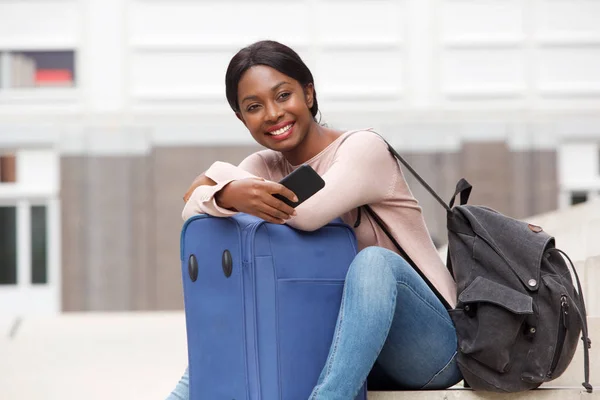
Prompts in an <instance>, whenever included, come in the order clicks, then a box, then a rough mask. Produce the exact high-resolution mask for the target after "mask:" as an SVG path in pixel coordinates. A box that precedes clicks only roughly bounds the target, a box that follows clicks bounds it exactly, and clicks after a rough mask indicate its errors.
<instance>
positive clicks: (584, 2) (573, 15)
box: [535, 0, 600, 39]
mask: <svg viewBox="0 0 600 400" xmlns="http://www.w3.org/2000/svg"><path fill="white" fill-rule="evenodd" d="M536 4H537V7H536V10H535V12H536V16H537V20H538V29H539V31H538V35H539V36H540V38H542V39H543V38H560V37H563V38H569V37H574V38H578V37H579V38H585V37H596V38H600V24H599V23H598V21H599V20H600V2H599V1H597V0H578V1H572V0H545V1H538V2H536Z"/></svg>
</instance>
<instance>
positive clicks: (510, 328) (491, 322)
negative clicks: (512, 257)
mask: <svg viewBox="0 0 600 400" xmlns="http://www.w3.org/2000/svg"><path fill="white" fill-rule="evenodd" d="M528 314H533V302H532V299H531V297H530V296H528V295H526V294H523V293H520V292H518V291H516V290H514V289H511V288H509V287H506V286H504V285H501V284H499V283H496V282H493V281H491V280H489V279H486V278H484V277H482V276H478V277H477V278H476V279H475V280H474V281H473V282H472V283H471V284H470V285H469V286H468V287H467V288H466V289H465V290H464V291H463V292H462V293H461V294H460V295H459V296H458V305H457V308H456V309H454V310H451V311H450V316H451V318H452V320H453V321H454V325H455V327H456V331H457V335H458V347H459V351H460V352H462V353H463V354H465V355H467V356H468V357H471V358H473V359H475V360H477V361H479V362H480V363H482V364H484V365H486V366H488V367H489V368H492V369H493V370H495V371H497V372H506V371H508V369H509V368H510V356H511V350H512V348H513V345H514V343H515V340H516V338H517V335H518V334H519V332H520V331H521V327H522V325H523V322H524V320H525V317H526V315H528Z"/></svg>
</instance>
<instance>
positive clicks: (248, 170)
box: [182, 153, 269, 221]
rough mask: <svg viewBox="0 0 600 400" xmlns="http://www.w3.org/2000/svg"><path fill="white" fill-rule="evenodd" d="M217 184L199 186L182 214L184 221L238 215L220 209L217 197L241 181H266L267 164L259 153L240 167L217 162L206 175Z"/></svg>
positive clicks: (250, 157) (251, 156) (252, 155)
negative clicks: (257, 179) (225, 189)
mask: <svg viewBox="0 0 600 400" xmlns="http://www.w3.org/2000/svg"><path fill="white" fill-rule="evenodd" d="M204 175H206V177H208V178H210V179H212V180H213V181H215V182H216V183H217V184H216V185H215V186H208V185H202V186H198V187H197V188H196V189H195V190H194V192H193V193H192V195H191V196H190V198H189V200H188V202H187V203H186V204H185V206H184V208H183V212H182V218H183V220H184V221H185V220H187V219H188V218H190V217H191V216H193V215H196V214H210V215H212V216H215V217H228V216H231V215H234V214H236V212H235V211H231V210H227V209H225V208H222V207H219V205H218V204H217V202H216V201H215V195H216V194H217V193H218V192H219V191H220V190H221V189H223V188H224V187H225V186H226V185H227V184H229V183H231V182H233V181H235V180H240V179H247V178H259V179H260V178H262V179H266V178H268V176H269V172H268V170H267V168H266V166H265V162H264V161H263V159H262V157H261V156H260V155H259V154H258V153H254V154H251V155H250V156H248V157H247V158H246V159H245V160H244V161H242V162H241V163H240V165H239V166H237V167H236V166H235V165H232V164H229V163H225V162H221V161H217V162H215V163H214V164H213V165H211V167H210V168H209V169H208V170H207V171H206V172H205V173H204Z"/></svg>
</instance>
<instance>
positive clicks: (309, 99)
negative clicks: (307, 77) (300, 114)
mask: <svg viewBox="0 0 600 400" xmlns="http://www.w3.org/2000/svg"><path fill="white" fill-rule="evenodd" d="M304 98H305V100H306V105H307V106H308V108H309V109H311V108H312V106H313V104H314V98H315V86H314V85H313V84H312V83H308V84H307V85H306V86H304Z"/></svg>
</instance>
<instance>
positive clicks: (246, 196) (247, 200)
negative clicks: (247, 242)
mask: <svg viewBox="0 0 600 400" xmlns="http://www.w3.org/2000/svg"><path fill="white" fill-rule="evenodd" d="M274 194H280V195H282V196H283V197H286V198H288V199H289V200H290V201H292V202H297V201H298V199H297V198H296V195H295V194H294V193H293V192H292V191H291V190H289V189H288V188H286V187H285V186H283V185H281V184H279V183H276V182H270V181H265V180H262V179H257V178H248V179H241V180H236V181H233V182H230V183H229V184H227V185H226V186H225V187H224V188H223V189H221V190H220V191H219V192H218V193H217V194H216V195H215V200H216V201H217V204H218V205H219V206H220V207H223V208H228V209H232V210H236V211H239V212H243V213H246V214H251V215H254V216H256V217H259V218H262V219H264V220H265V221H268V222H272V223H274V224H283V223H285V221H286V220H288V219H290V218H291V217H292V216H294V215H296V211H295V210H294V208H293V207H290V206H288V205H287V204H285V203H284V202H283V201H281V200H278V199H276V198H275V197H273V196H272V195H274Z"/></svg>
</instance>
